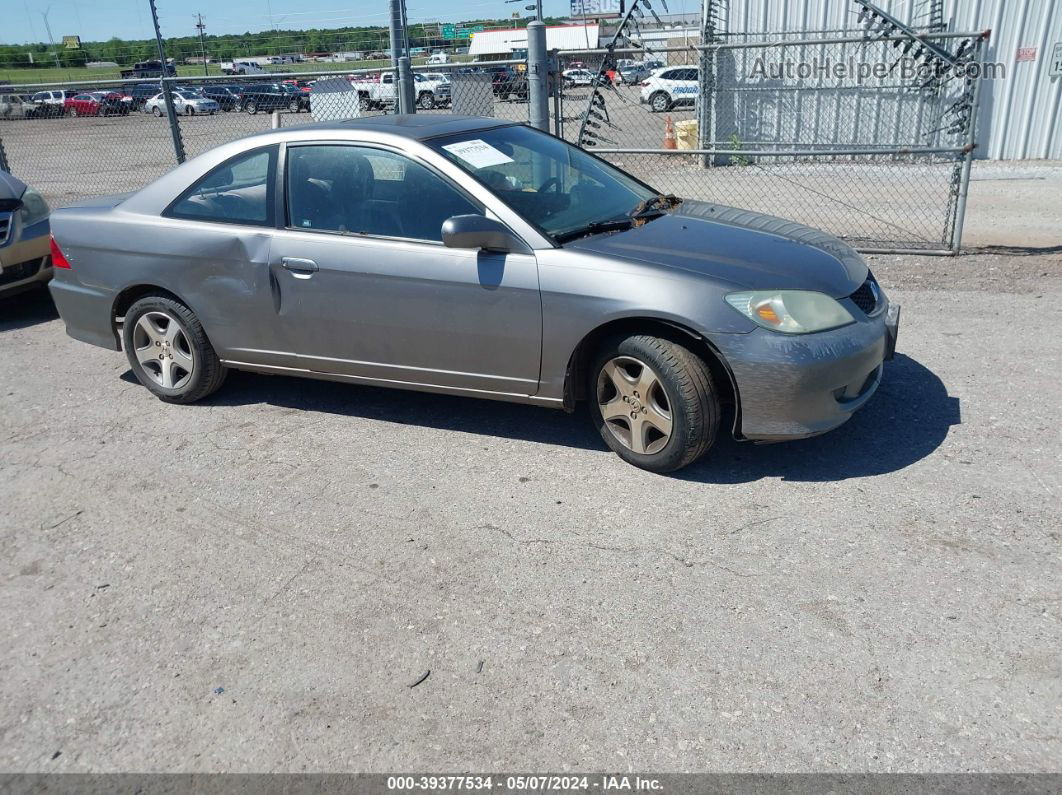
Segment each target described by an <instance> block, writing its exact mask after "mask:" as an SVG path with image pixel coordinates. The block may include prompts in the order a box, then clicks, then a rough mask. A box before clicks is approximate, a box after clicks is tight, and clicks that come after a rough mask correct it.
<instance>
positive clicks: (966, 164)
mask: <svg viewBox="0 0 1062 795" xmlns="http://www.w3.org/2000/svg"><path fill="white" fill-rule="evenodd" d="M977 64H978V67H979V68H978V70H977V77H975V78H974V84H973V95H972V96H971V97H970V122H969V124H968V125H967V128H966V151H965V153H964V154H963V163H962V171H961V172H960V174H959V202H958V204H957V206H956V208H955V224H954V226H952V229H951V253H952V254H958V253H959V252H960V251H961V250H962V228H963V225H964V224H965V223H966V199H967V197H968V196H969V194H970V170H971V168H972V167H973V157H974V150H975V149H977V113H978V110H979V109H980V105H981V81H982V80H984V79H985V78H984V66H985V39H983V38H982V39H981V40H980V41H979V42H978V44H977Z"/></svg>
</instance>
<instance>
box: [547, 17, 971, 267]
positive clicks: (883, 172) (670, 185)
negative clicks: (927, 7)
mask: <svg viewBox="0 0 1062 795" xmlns="http://www.w3.org/2000/svg"><path fill="white" fill-rule="evenodd" d="M801 35H802V36H803V37H802V38H798V37H796V35H795V34H792V35H790V36H776V37H769V38H767V39H758V40H750V39H748V38H744V37H737V38H738V39H739V40H736V41H735V40H728V41H727V42H726V43H721V44H713V45H709V46H706V47H700V46H690V47H681V48H668V49H661V50H658V51H656V52H654V53H651V54H646V53H644V52H640V51H632V50H627V51H618V50H617V51H616V52H615V53H614V54H613V57H612V58H611V59H608V66H609V67H612V66H613V65H614V66H615V67H618V68H608V69H607V70H606V71H605V72H604V74H603V79H602V80H601V81H599V82H597V83H595V81H594V78H595V77H596V76H597V75H598V74H599V72H600V69H601V65H602V63H603V62H604V60H603V59H606V57H607V56H606V53H604V52H603V51H600V50H596V51H584V52H564V53H561V54H560V61H561V64H560V66H561V69H562V72H561V74H562V91H563V99H562V101H561V103H560V104H561V107H562V108H563V112H562V114H561V117H560V119H559V124H558V126H557V129H556V132H557V134H558V135H561V136H563V137H564V138H566V139H567V140H569V141H572V142H576V143H579V144H580V145H582V146H584V147H587V148H590V149H591V151H595V152H597V153H598V154H600V155H602V156H604V157H606V158H608V159H609V160H611V161H613V162H615V163H616V164H617V165H620V166H622V167H623V168H624V169H626V170H628V171H630V172H631V173H633V174H635V175H636V176H638V177H640V178H641V179H644V180H645V181H646V182H648V183H649V184H651V185H654V186H656V187H657V188H659V189H660V190H663V191H668V192H673V193H675V194H677V195H680V196H683V197H685V198H695V199H703V200H706V201H712V202H716V203H719V204H727V205H735V206H740V207H744V208H748V209H751V210H757V211H759V212H764V213H768V214H774V215H782V216H785V217H787V218H792V219H793V220H797V221H800V222H802V223H806V224H808V225H811V226H815V227H818V228H821V229H825V230H826V231H829V232H831V233H833V234H835V235H837V236H838V237H841V238H843V239H846V240H848V241H849V242H850V243H852V244H853V245H854V246H856V247H857V248H859V249H861V250H865V251H926V252H933V253H944V252H952V251H957V250H958V245H959V233H960V231H961V222H962V211H963V203H964V199H965V194H966V189H967V185H968V173H969V172H968V169H969V160H970V157H971V155H972V152H971V150H972V145H973V137H972V136H973V125H974V120H975V116H976V93H977V92H976V87H977V82H978V80H977V79H976V78H974V77H969V76H965V75H959V76H951V75H945V76H939V75H934V74H933V73H930V74H926V73H925V72H924V71H923V70H919V69H917V68H916V66H917V64H912V63H911V61H912V59H911V58H909V57H908V55H909V54H910V52H911V49H912V47H911V46H910V42H911V40H910V39H905V38H903V37H899V36H896V37H886V38H875V39H868V38H865V37H853V36H851V35H850V34H849V35H848V36H845V35H842V34H836V33H831V34H821V35H819V36H816V37H808V35H807V34H801ZM732 38H733V37H732ZM942 39H943V40H954V41H956V42H966V45H965V46H966V47H967V50H966V52H967V55H968V57H971V58H972V60H973V62H975V63H977V64H980V60H979V59H980V55H981V53H980V47H981V44H982V40H981V39H980V38H979V37H978V35H977V34H942ZM970 48H972V49H970ZM636 57H637V58H639V59H640V61H634V60H633V59H634V58H636ZM649 60H652V61H654V62H655V64H656V65H657V68H655V70H654V71H653V72H652V73H651V74H646V71H645V69H644V68H640V67H639V64H644V63H645V62H646V61H649ZM595 85H596V86H597V88H596V90H595Z"/></svg>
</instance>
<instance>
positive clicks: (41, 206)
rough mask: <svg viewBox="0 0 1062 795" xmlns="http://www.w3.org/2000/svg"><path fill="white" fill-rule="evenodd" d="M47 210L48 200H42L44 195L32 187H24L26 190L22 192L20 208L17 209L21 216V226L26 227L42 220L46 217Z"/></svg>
mask: <svg viewBox="0 0 1062 795" xmlns="http://www.w3.org/2000/svg"><path fill="white" fill-rule="evenodd" d="M49 212H50V211H49V210H48V202H46V201H45V200H44V197H43V196H41V195H40V194H39V193H37V191H35V190H34V189H33V188H26V192H25V193H23V194H22V209H21V210H20V211H19V214H20V215H21V216H22V226H23V227H27V226H29V225H30V224H35V223H37V222H38V221H43V220H44V219H45V218H47V217H48V213H49Z"/></svg>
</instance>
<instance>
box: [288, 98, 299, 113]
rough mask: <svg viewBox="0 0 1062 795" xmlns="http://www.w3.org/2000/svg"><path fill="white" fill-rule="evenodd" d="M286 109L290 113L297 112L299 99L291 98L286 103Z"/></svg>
mask: <svg viewBox="0 0 1062 795" xmlns="http://www.w3.org/2000/svg"><path fill="white" fill-rule="evenodd" d="M288 110H289V111H291V112H292V113H298V112H299V101H298V100H297V99H293V100H291V102H289V103H288Z"/></svg>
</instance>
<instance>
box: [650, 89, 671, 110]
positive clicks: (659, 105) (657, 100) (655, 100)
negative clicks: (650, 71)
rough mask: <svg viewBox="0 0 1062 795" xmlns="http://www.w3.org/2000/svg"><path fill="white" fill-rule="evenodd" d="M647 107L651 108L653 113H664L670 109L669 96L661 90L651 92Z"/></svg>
mask: <svg viewBox="0 0 1062 795" xmlns="http://www.w3.org/2000/svg"><path fill="white" fill-rule="evenodd" d="M649 107H651V108H652V109H653V112H654V113H666V112H667V111H669V110H671V97H669V96H668V95H667V94H665V93H664V92H663V91H660V92H658V93H656V94H653V96H652V98H651V99H650V100H649Z"/></svg>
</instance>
